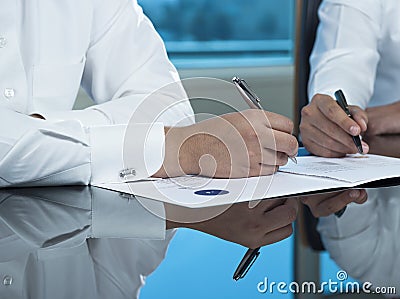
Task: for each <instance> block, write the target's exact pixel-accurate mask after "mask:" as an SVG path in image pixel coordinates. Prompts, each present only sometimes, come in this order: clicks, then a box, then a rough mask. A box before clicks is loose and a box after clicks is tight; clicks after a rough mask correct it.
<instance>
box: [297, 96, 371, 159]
mask: <svg viewBox="0 0 400 299" xmlns="http://www.w3.org/2000/svg"><path fill="white" fill-rule="evenodd" d="M335 97H336V100H335V99H333V98H332V97H330V96H328V95H324V94H316V95H315V96H314V97H313V99H312V101H311V102H310V104H308V105H307V106H306V107H304V108H303V110H302V112H301V124H300V134H301V138H302V141H303V144H304V146H305V147H306V148H307V150H308V151H309V152H311V153H313V154H314V155H318V156H322V157H330V158H333V157H343V156H345V155H346V154H356V153H364V154H367V153H368V151H369V147H368V144H367V143H365V142H364V141H362V140H361V139H360V135H361V134H362V133H363V132H365V131H366V130H367V124H368V116H367V113H366V112H365V111H364V110H362V109H361V108H360V107H357V106H351V105H347V101H346V99H345V97H344V93H343V92H341V91H337V92H336V94H335Z"/></svg>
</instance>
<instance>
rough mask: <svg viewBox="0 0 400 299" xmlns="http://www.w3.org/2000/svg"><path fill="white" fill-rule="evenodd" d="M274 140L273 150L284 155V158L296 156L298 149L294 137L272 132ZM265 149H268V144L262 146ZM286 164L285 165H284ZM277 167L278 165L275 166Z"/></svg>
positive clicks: (275, 131)
mask: <svg viewBox="0 0 400 299" xmlns="http://www.w3.org/2000/svg"><path fill="white" fill-rule="evenodd" d="M273 134H274V139H275V148H274V149H275V150H276V151H277V152H280V153H284V154H285V155H286V156H290V157H293V156H296V155H297V151H298V149H299V144H298V142H297V139H296V137H294V136H293V135H290V134H287V133H284V132H281V131H277V130H273ZM263 145H265V147H266V148H268V144H265V143H264V144H263ZM285 164H286V163H285ZM277 165H279V164H277Z"/></svg>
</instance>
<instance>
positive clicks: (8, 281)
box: [3, 275, 13, 286]
mask: <svg viewBox="0 0 400 299" xmlns="http://www.w3.org/2000/svg"><path fill="white" fill-rule="evenodd" d="M12 283H13V278H12V276H10V275H6V276H4V278H3V284H4V285H5V286H10V285H12Z"/></svg>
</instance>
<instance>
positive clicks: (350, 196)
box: [302, 189, 368, 217]
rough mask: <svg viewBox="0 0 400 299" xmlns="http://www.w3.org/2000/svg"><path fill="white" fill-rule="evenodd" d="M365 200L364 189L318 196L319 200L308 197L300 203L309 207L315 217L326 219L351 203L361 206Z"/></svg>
mask: <svg viewBox="0 0 400 299" xmlns="http://www.w3.org/2000/svg"><path fill="white" fill-rule="evenodd" d="M324 196H325V197H324ZM367 198H368V195H367V192H366V191H365V190H364V189H350V190H346V191H342V192H339V193H334V194H333V195H332V194H329V195H328V196H327V195H320V197H319V198H318V197H316V196H310V197H308V198H303V199H302V202H303V203H304V204H306V205H308V206H309V207H310V209H311V212H312V213H313V215H314V216H315V217H326V216H329V215H331V214H334V213H336V212H338V211H340V210H342V209H343V208H344V207H346V206H347V205H348V204H349V203H351V202H355V203H358V204H362V203H364V202H365V201H366V200H367Z"/></svg>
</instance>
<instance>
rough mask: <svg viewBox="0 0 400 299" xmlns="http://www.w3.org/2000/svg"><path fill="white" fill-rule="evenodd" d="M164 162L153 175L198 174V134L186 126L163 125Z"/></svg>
mask: <svg viewBox="0 0 400 299" xmlns="http://www.w3.org/2000/svg"><path fill="white" fill-rule="evenodd" d="M164 132H165V154H164V162H163V165H162V167H161V168H160V170H159V171H158V172H157V173H156V174H155V175H154V176H155V177H176V176H181V175H186V174H199V173H200V170H199V165H198V164H199V163H198V157H199V156H198V147H197V146H196V144H197V143H198V142H197V141H196V140H197V139H198V136H197V135H198V134H196V133H195V132H194V130H192V126H187V127H165V128H164Z"/></svg>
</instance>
